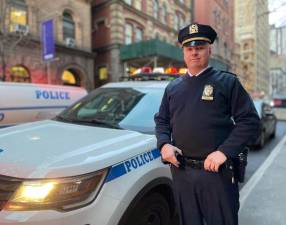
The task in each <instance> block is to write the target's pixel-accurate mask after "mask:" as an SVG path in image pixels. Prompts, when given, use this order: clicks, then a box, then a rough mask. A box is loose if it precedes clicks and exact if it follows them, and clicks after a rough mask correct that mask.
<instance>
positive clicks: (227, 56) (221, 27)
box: [193, 0, 235, 71]
mask: <svg viewBox="0 0 286 225" xmlns="http://www.w3.org/2000/svg"><path fill="white" fill-rule="evenodd" d="M193 9H194V17H193V18H194V22H198V23H203V24H209V25H211V26H212V27H213V28H214V29H215V30H216V31H217V33H218V37H217V39H216V41H215V42H214V46H213V55H212V58H211V61H210V63H211V64H212V65H213V66H215V67H217V68H219V69H222V70H226V71H229V70H232V69H231V65H232V61H233V58H232V57H233V55H234V47H235V45H234V29H233V27H234V0H212V1H209V0H194V5H193Z"/></svg>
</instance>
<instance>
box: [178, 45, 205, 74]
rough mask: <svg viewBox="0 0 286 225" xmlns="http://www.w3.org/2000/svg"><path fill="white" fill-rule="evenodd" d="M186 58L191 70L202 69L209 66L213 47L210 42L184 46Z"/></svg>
mask: <svg viewBox="0 0 286 225" xmlns="http://www.w3.org/2000/svg"><path fill="white" fill-rule="evenodd" d="M183 51H184V60H185V63H186V64H187V67H188V69H189V70H190V71H192V70H194V71H197V70H201V69H204V68H206V67H207V66H208V61H209V57H210V55H211V47H210V45H209V44H205V45H198V46H185V47H183Z"/></svg>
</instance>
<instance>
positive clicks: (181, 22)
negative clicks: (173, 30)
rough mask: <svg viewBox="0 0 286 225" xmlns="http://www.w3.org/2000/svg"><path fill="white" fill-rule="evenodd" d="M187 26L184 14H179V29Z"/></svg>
mask: <svg viewBox="0 0 286 225" xmlns="http://www.w3.org/2000/svg"><path fill="white" fill-rule="evenodd" d="M184 26H185V18H184V16H183V15H182V14H179V29H181V28H182V27H184Z"/></svg>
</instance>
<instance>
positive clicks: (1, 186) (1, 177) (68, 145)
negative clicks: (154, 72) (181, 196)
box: [0, 81, 175, 225]
mask: <svg viewBox="0 0 286 225" xmlns="http://www.w3.org/2000/svg"><path fill="white" fill-rule="evenodd" d="M167 83H168V82H167V81H160V82H158V81H144V82H143V81H126V82H118V83H109V84H107V85H105V86H103V87H101V88H98V89H96V90H94V91H93V92H91V93H90V94H89V95H87V96H86V97H84V98H82V99H81V100H79V101H77V102H76V103H75V104H73V105H72V106H71V107H69V108H68V109H66V110H64V111H63V112H62V113H61V114H60V115H59V116H57V117H56V118H55V119H52V120H46V121H38V122H32V123H27V124H23V125H18V126H15V127H8V128H4V129H1V130H0V210H1V211H0V223H1V225H8V224H14V225H17V224H21V225H43V224H49V225H137V224H140V225H147V224H148V225H168V224H169V223H170V221H171V219H172V217H173V215H174V212H175V209H174V198H173V192H172V188H171V174H170V169H169V166H168V165H164V164H162V163H161V159H160V152H159V150H158V149H157V148H156V138H155V136H154V126H155V124H154V120H153V117H154V114H155V113H156V112H157V111H158V109H159V105H160V102H161V99H162V96H163V92H164V88H165V87H166V85H167Z"/></svg>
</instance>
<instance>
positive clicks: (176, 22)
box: [174, 13, 180, 30]
mask: <svg viewBox="0 0 286 225" xmlns="http://www.w3.org/2000/svg"><path fill="white" fill-rule="evenodd" d="M174 28H175V30H179V29H180V25H179V17H178V15H177V14H176V13H175V15H174Z"/></svg>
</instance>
